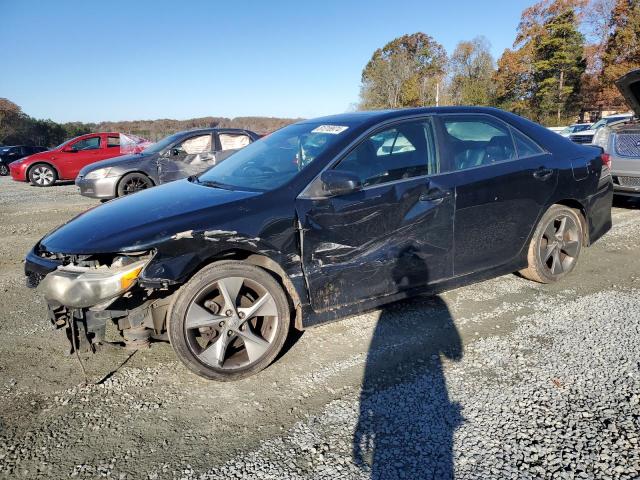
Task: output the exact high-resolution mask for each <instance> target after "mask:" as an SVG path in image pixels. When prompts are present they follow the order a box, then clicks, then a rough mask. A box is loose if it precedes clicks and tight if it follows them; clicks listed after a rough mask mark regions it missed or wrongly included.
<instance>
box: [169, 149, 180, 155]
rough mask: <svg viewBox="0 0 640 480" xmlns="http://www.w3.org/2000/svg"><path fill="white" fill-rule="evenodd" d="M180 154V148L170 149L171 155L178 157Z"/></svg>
mask: <svg viewBox="0 0 640 480" xmlns="http://www.w3.org/2000/svg"><path fill="white" fill-rule="evenodd" d="M178 155H180V150H178V149H177V148H172V149H171V150H170V153H169V156H171V157H177V156H178Z"/></svg>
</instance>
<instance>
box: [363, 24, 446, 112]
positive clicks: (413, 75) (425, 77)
mask: <svg viewBox="0 0 640 480" xmlns="http://www.w3.org/2000/svg"><path fill="white" fill-rule="evenodd" d="M446 64H447V54H446V52H445V50H444V48H443V47H442V45H440V44H439V43H438V42H436V41H435V40H434V39H433V38H432V37H430V36H429V35H427V34H425V33H420V32H418V33H414V34H412V35H403V36H401V37H399V38H396V39H394V40H392V41H390V42H389V43H387V44H386V45H385V46H384V47H382V48H379V49H377V50H376V51H375V52H373V55H372V57H371V60H369V62H368V63H367V65H366V66H365V67H364V70H363V71H362V85H361V88H360V105H359V108H361V109H365V110H368V109H377V108H399V107H417V106H424V105H432V104H434V103H436V95H437V90H438V87H439V86H440V85H441V84H442V81H443V79H444V76H445V72H446V70H445V69H446Z"/></svg>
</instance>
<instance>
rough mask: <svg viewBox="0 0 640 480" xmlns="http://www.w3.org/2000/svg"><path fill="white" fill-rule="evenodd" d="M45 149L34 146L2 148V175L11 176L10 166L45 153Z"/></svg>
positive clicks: (0, 152)
mask: <svg viewBox="0 0 640 480" xmlns="http://www.w3.org/2000/svg"><path fill="white" fill-rule="evenodd" d="M46 150H47V149H46V148H45V147H36V146H33V145H9V146H0V175H1V176H5V175H9V164H10V163H12V162H15V161H17V160H20V159H21V158H24V157H26V156H29V155H33V154H34V153H38V152H44V151H46Z"/></svg>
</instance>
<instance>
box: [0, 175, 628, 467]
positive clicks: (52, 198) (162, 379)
mask: <svg viewBox="0 0 640 480" xmlns="http://www.w3.org/2000/svg"><path fill="white" fill-rule="evenodd" d="M96 205H99V202H97V201H93V200H89V199H86V198H84V197H81V196H80V195H78V193H77V188H76V187H75V186H74V185H61V186H55V187H50V188H36V187H31V186H29V185H27V184H23V183H17V182H13V181H11V179H10V178H8V177H0V299H1V301H0V304H1V306H2V310H1V313H0V352H2V353H1V358H2V363H1V364H0V477H6V478H14V477H25V478H38V477H41V478H46V477H55V478H60V477H66V476H72V477H80V478H85V477H86V478H95V477H100V476H103V477H109V478H116V479H120V478H152V479H153V478H221V479H222V478H236V477H237V478H243V477H244V478H272V479H282V478H309V479H311V478H313V479H316V478H447V477H450V476H451V475H452V474H453V473H455V477H456V478H598V479H601V478H629V479H631V478H638V477H639V476H640V445H639V442H640V436H639V435H640V362H639V359H640V295H639V294H640V284H639V283H638V278H639V277H640V255H638V252H639V250H638V235H639V234H640V204H638V203H632V202H620V201H617V202H616V206H615V208H614V211H613V220H614V227H613V229H612V231H611V232H609V233H608V234H607V235H606V236H605V237H604V238H603V239H602V240H600V241H599V242H598V243H597V244H596V245H594V246H593V247H592V248H588V249H585V250H583V252H582V254H581V258H580V260H579V262H578V266H577V268H576V271H575V272H574V273H573V274H572V275H571V276H570V277H568V278H567V279H565V280H564V281H562V282H560V283H559V284H555V285H550V286H549V285H539V284H536V283H532V282H530V281H527V280H524V279H522V278H520V277H518V276H516V275H507V276H503V277H500V278H497V279H494V280H489V281H486V282H483V283H479V284H476V285H472V286H467V287H463V288H459V289H457V290H453V291H450V292H447V293H445V294H442V295H440V296H438V297H425V298H420V299H415V300H411V301H404V302H400V303H396V304H393V305H391V306H388V307H385V308H384V309H382V310H378V311H375V312H371V313H367V314H364V315H360V316H357V317H351V318H349V319H345V320H343V321H340V322H336V323H333V324H330V325H326V326H322V327H318V328H315V329H312V330H309V331H306V332H305V333H304V334H303V335H300V336H295V338H292V339H291V341H290V347H289V349H288V351H286V353H285V354H284V355H283V356H281V357H280V358H279V359H278V360H277V361H276V362H275V363H274V364H273V365H272V366H271V367H269V368H268V369H266V370H265V371H264V372H262V373H260V374H258V375H256V376H254V377H251V378H249V379H247V380H243V381H240V382H234V383H215V382H207V381H205V380H203V379H201V378H199V377H196V376H195V375H193V374H191V373H189V372H188V371H187V369H186V368H185V367H183V366H182V365H181V364H179V363H178V362H177V360H176V359H175V357H174V355H173V352H172V350H171V347H170V346H169V345H168V344H162V343H156V344H153V346H152V348H151V349H149V350H140V351H137V352H135V353H133V354H132V353H131V352H128V351H124V350H105V351H103V352H101V353H100V354H99V355H93V356H89V355H86V356H83V359H84V362H85V366H86V369H87V373H88V375H89V377H90V380H91V383H90V384H88V385H84V384H83V382H84V377H83V374H82V370H81V369H80V366H79V364H78V360H77V359H76V358H75V357H73V356H67V355H66V354H65V352H66V338H65V336H64V332H63V331H54V330H53V328H52V327H51V325H50V324H49V321H48V320H47V319H46V316H45V304H44V301H43V299H42V298H41V297H40V296H39V295H38V293H37V292H36V291H33V290H28V289H27V288H26V287H25V286H24V280H23V273H22V268H23V264H22V260H23V258H24V255H25V253H26V252H27V250H28V249H29V248H30V247H31V246H32V245H33V244H34V243H35V242H36V241H37V240H38V239H39V238H40V237H42V236H43V235H44V234H45V233H47V232H48V231H50V230H51V229H53V228H54V227H55V226H57V225H58V224H60V223H63V222H65V221H67V220H69V219H71V218H72V217H74V216H75V215H77V214H79V213H81V212H82V211H84V210H86V209H88V208H91V207H94V206H96Z"/></svg>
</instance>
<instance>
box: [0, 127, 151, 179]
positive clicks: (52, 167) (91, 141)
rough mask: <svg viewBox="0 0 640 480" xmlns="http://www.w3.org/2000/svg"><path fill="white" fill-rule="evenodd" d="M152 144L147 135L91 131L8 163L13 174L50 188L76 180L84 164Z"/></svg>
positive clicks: (139, 150) (17, 177)
mask: <svg viewBox="0 0 640 480" xmlns="http://www.w3.org/2000/svg"><path fill="white" fill-rule="evenodd" d="M149 145H151V142H149V141H148V140H145V139H144V138H140V137H136V136H135V135H128V134H124V133H118V132H102V133H88V134H86V135H81V136H79V137H76V138H72V139H71V140H67V141H66V142H64V143H63V144H62V145H59V146H57V147H56V148H54V149H52V150H47V151H46V152H40V153H36V154H34V155H29V156H28V157H24V158H23V159H22V160H19V161H17V162H12V163H10V164H9V170H10V171H11V177H12V178H13V179H14V180H17V181H19V182H27V181H28V182H31V183H32V184H33V185H36V186H37V187H48V186H50V185H53V184H54V183H55V182H56V181H57V180H74V179H75V178H76V176H77V175H78V172H79V171H80V169H81V168H82V167H85V166H87V165H89V164H90V163H94V162H99V161H100V160H106V159H107V158H112V157H117V156H120V155H126V154H131V153H138V152H141V151H142V150H144V149H145V148H147V147H148V146H149Z"/></svg>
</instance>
